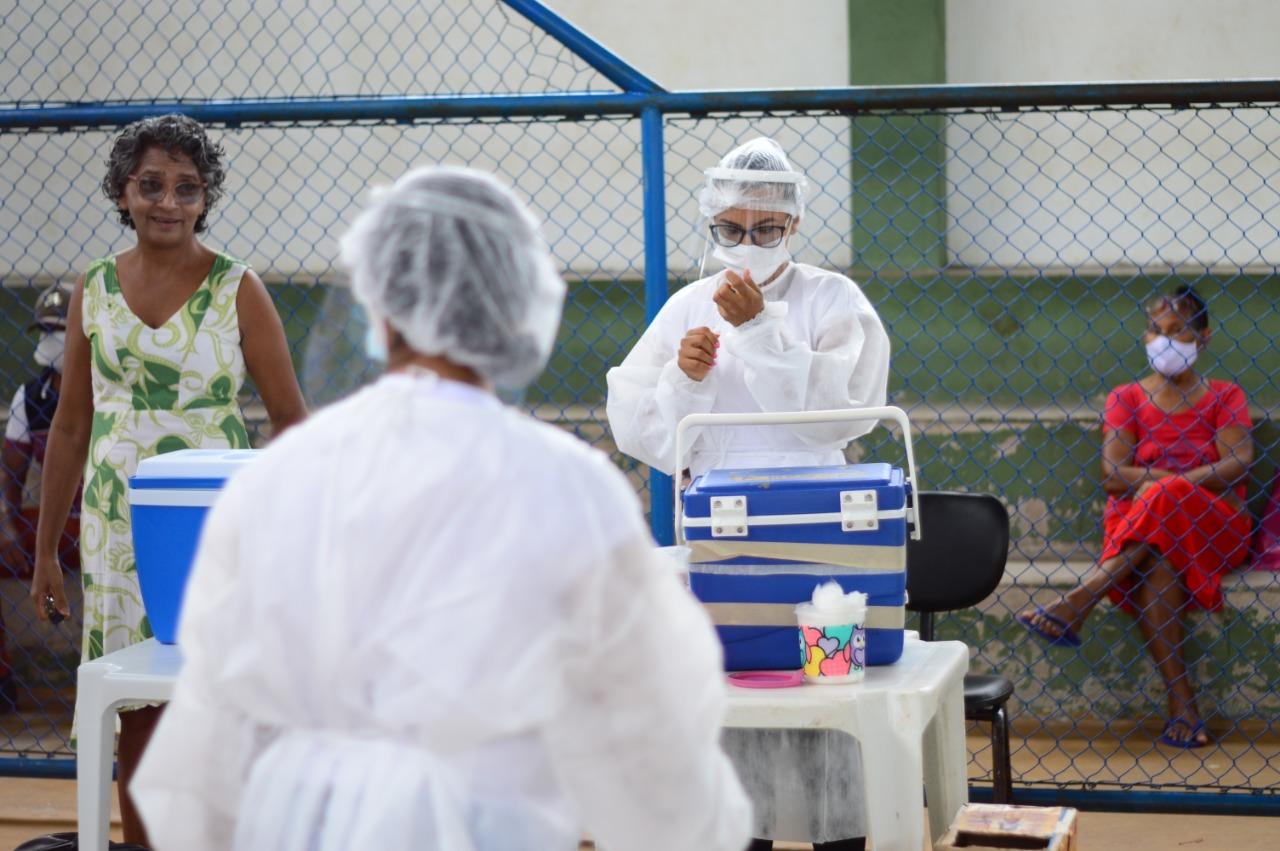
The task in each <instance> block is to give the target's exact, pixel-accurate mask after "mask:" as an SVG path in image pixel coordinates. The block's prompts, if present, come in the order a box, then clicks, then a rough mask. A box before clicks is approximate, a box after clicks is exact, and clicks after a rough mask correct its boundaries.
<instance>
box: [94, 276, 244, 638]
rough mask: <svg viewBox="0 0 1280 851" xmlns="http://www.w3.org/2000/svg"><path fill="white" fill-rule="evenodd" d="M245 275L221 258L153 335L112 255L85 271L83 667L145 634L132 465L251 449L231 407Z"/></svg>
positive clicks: (238, 369)
mask: <svg viewBox="0 0 1280 851" xmlns="http://www.w3.org/2000/svg"><path fill="white" fill-rule="evenodd" d="M245 270H246V266H245V264H243V263H241V262H239V261H237V260H232V259H231V258H230V257H226V256H224V255H222V254H219V255H218V256H217V258H216V259H215V260H214V263H213V268H212V270H210V272H209V276H208V277H207V278H205V280H204V282H203V283H202V284H201V285H200V289H198V290H197V291H196V292H195V294H194V295H192V296H191V298H190V299H189V300H188V301H187V303H186V304H185V305H183V306H182V308H181V309H180V310H179V311H178V312H177V313H176V314H175V315H174V316H173V317H171V318H170V319H169V321H168V322H166V323H165V324H164V325H162V326H160V327H159V328H154V329H153V328H150V327H148V326H147V325H146V324H144V323H143V322H142V321H141V320H140V319H138V317H137V316H135V315H134V313H133V311H132V310H130V308H129V305H128V304H126V303H125V300H124V295H123V293H121V291H120V280H119V278H118V277H117V276H116V261H115V258H114V257H108V258H106V259H103V260H99V261H97V262H95V263H94V264H93V265H92V266H90V267H89V271H88V272H87V273H86V275H85V283H84V333H85V336H86V337H88V339H89V358H90V364H91V372H92V375H93V434H92V437H91V438H90V443H89V458H88V461H87V463H86V465H85V488H84V499H83V510H82V514H81V520H80V523H81V525H80V556H81V564H82V568H83V570H82V574H83V577H84V638H83V646H82V649H81V658H82V659H83V660H86V661H87V660H89V659H96V658H98V657H99V656H102V655H104V654H107V653H111V652H113V651H115V650H120V649H121V648H124V647H128V646H129V645H131V644H136V643H137V642H139V641H142V640H143V639H146V638H150V637H151V626H150V624H149V622H148V621H147V615H146V611H145V610H144V608H143V605H142V595H141V593H140V592H139V590H138V573H137V568H136V565H135V563H134V555H133V534H132V530H131V527H130V520H129V500H128V487H129V477H130V476H132V475H133V474H134V471H135V470H136V469H137V466H138V462H139V461H141V460H142V459H144V458H149V457H151V456H152V455H160V454H163V453H165V452H173V451H175V450H179V449H227V448H231V449H244V448H248V446H249V435H248V433H247V432H246V431H245V426H244V419H243V417H242V416H241V413H240V407H239V404H238V403H237V401H236V394H237V393H239V391H240V386H241V385H242V384H243V383H244V375H245V365H244V354H243V352H242V351H241V349H240V322H239V319H238V317H237V314H236V293H237V292H239V289H240V279H241V278H242V277H243V275H244V273H245Z"/></svg>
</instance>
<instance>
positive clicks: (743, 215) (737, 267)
mask: <svg viewBox="0 0 1280 851" xmlns="http://www.w3.org/2000/svg"><path fill="white" fill-rule="evenodd" d="M705 175H706V183H705V185H704V186H703V189H702V193H701V195H700V196H699V205H698V206H699V212H700V213H701V216H700V219H699V227H700V228H701V229H702V233H703V250H702V257H701V260H700V262H699V264H698V277H700V278H701V277H704V276H705V275H706V273H707V260H708V258H713V259H715V260H716V261H717V262H718V263H719V264H720V265H721V266H722V267H723V268H726V269H731V270H733V271H734V272H735V273H737V274H739V275H741V274H743V273H744V272H749V273H750V275H751V277H752V279H753V280H755V281H756V282H757V283H764V282H765V281H767V280H768V279H769V278H770V277H771V276H773V275H774V274H775V273H776V272H777V271H778V270H779V269H780V268H781V267H782V266H784V265H786V264H787V263H788V262H789V261H790V260H791V251H790V241H791V236H792V234H793V232H794V230H795V225H796V223H797V222H798V221H799V219H800V213H801V211H802V209H803V194H804V188H805V186H806V181H805V179H804V176H803V175H801V174H800V173H798V172H794V171H764V170H757V169H733V168H724V167H716V168H710V169H707V171H706V172H705Z"/></svg>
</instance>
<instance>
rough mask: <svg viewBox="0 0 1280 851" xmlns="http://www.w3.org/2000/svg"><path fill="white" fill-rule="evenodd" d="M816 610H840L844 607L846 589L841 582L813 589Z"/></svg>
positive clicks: (825, 584)
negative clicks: (841, 585)
mask: <svg viewBox="0 0 1280 851" xmlns="http://www.w3.org/2000/svg"><path fill="white" fill-rule="evenodd" d="M813 606H814V608H815V609H839V608H841V607H843V606H844V589H843V588H841V587H840V583H839V582H824V583H822V584H821V585H819V586H818V587H817V588H814V589H813Z"/></svg>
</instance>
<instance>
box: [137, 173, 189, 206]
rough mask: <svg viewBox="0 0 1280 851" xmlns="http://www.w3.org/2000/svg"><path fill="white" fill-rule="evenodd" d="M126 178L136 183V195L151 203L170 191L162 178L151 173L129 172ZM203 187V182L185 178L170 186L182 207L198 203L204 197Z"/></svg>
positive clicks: (160, 199)
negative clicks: (138, 173)
mask: <svg viewBox="0 0 1280 851" xmlns="http://www.w3.org/2000/svg"><path fill="white" fill-rule="evenodd" d="M128 179H129V180H131V181H133V182H134V183H136V184H137V186H138V195H140V196H141V197H142V200H144V201H150V202H151V203H153V204H155V203H159V202H160V201H163V200H164V199H165V196H166V195H168V194H169V192H170V191H171V190H170V187H169V186H168V185H167V184H166V183H165V182H164V181H163V180H161V179H160V178H158V177H152V176H151V175H147V174H143V175H137V174H131V175H129V178H128ZM204 188H205V184H204V183H196V182H194V181H192V180H187V179H183V180H180V181H179V182H178V183H177V184H175V185H174V186H173V188H172V192H173V199H174V200H175V201H177V202H178V203H179V204H181V205H183V206H184V207H189V206H191V205H193V204H199V203H200V199H201V198H203V197H204Z"/></svg>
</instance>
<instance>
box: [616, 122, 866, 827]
mask: <svg viewBox="0 0 1280 851" xmlns="http://www.w3.org/2000/svg"><path fill="white" fill-rule="evenodd" d="M806 188H807V185H806V182H805V179H804V177H803V175H801V174H800V173H799V172H798V171H796V170H795V169H794V168H792V166H791V163H790V161H789V160H788V159H787V156H786V154H785V153H784V152H783V150H782V148H781V147H780V146H779V145H778V144H777V143H776V142H774V141H773V140H771V139H765V138H757V139H754V140H752V141H749V142H747V143H746V144H744V145H741V146H739V147H738V148H735V149H734V150H732V151H730V152H729V153H728V154H727V155H725V156H724V157H723V158H722V159H721V161H720V163H719V165H718V166H716V167H715V168H711V169H708V170H707V172H706V182H705V184H704V186H703V187H702V191H701V193H700V195H699V212H700V213H701V215H702V217H703V221H704V223H705V225H706V227H707V236H708V243H709V245H710V247H711V249H712V256H713V257H714V258H715V259H716V260H718V261H719V262H720V263H721V264H722V265H723V266H724V269H723V271H720V272H717V273H716V274H714V275H711V276H710V277H705V278H702V279H701V280H699V281H695V282H694V283H692V284H689V285H688V286H686V287H684V288H683V289H681V290H679V291H678V292H676V293H675V294H673V295H672V296H671V298H670V300H669V301H668V302H667V303H666V304H665V305H663V307H662V310H661V311H659V313H658V315H657V316H656V317H655V318H654V320H653V323H652V324H651V325H650V326H649V328H648V329H647V330H646V331H645V332H644V334H643V335H642V336H641V337H640V340H639V342H637V343H636V346H635V348H634V349H632V350H631V353H630V354H628V355H627V357H626V359H625V360H623V362H622V364H621V365H620V366H617V367H615V368H614V369H611V370H610V371H609V374H608V382H609V397H608V415H609V427H610V429H611V430H612V432H613V436H614V439H615V440H616V442H617V445H618V448H619V449H620V450H622V451H623V452H625V453H626V454H628V455H630V456H632V457H633V458H636V459H638V460H640V461H643V462H644V463H646V464H648V465H649V466H651V467H654V468H656V469H658V470H661V471H662V472H664V473H667V474H670V475H676V474H680V473H682V472H683V471H685V470H688V471H689V472H690V473H691V474H692V475H693V476H698V475H700V474H701V473H704V472H706V471H707V470H710V469H718V468H738V469H742V468H754V467H804V466H827V465H835V464H843V463H845V459H844V449H845V447H846V446H847V445H848V444H849V442H850V441H851V440H853V439H854V438H857V437H860V436H862V435H864V434H866V433H867V432H869V431H870V430H871V429H872V428H873V427H874V425H875V423H874V422H865V423H833V424H822V425H806V426H768V427H762V426H743V427H731V428H721V427H718V428H709V429H700V430H695V432H694V434H696V437H695V439H694V440H693V441H691V442H690V443H689V444H686V445H687V446H688V449H687V450H686V451H687V452H688V455H687V456H686V457H684V458H679V459H677V458H676V457H675V433H676V426H677V424H678V423H679V422H680V420H681V419H683V418H684V417H686V416H688V415H689V414H694V413H759V412H762V411H766V412H795V411H813V410H827V409H846V408H853V407H865V406H870V405H883V404H885V399H886V390H887V385H888V378H889V337H888V335H887V334H886V333H885V330H884V326H883V325H882V324H881V323H880V318H879V316H877V315H876V311H875V308H873V307H872V306H871V303H870V302H869V301H868V300H867V298H866V296H865V295H863V293H862V290H861V289H859V287H858V285H857V284H855V283H854V282H853V281H851V280H849V279H848V278H847V277H845V276H844V275H841V274H839V273H837V272H831V271H828V270H826V269H820V268H817V267H815V266H809V265H806V264H803V263H795V262H793V261H792V259H791V252H790V242H791V240H792V239H793V237H794V235H795V233H796V228H797V227H798V226H799V224H800V221H801V219H802V218H803V216H804V200H805V190H806ZM725 746H726V749H727V750H728V752H729V754H730V756H731V757H732V758H733V760H734V764H735V765H736V766H737V768H738V771H739V774H740V775H741V777H742V780H743V783H744V784H745V785H746V787H747V791H748V794H749V795H750V797H751V800H752V803H753V805H754V807H755V817H756V827H755V831H756V835H757V836H760V837H764V838H766V841H760V842H758V843H757V845H754V846H753V848H767V847H768V844H769V843H768V842H767V839H768V838H777V839H785V840H800V841H806V840H807V841H816V842H820V843H826V842H834V843H835V844H830V845H826V844H824V845H822V846H821V847H822V848H824V849H830V850H831V851H835V849H846V848H849V849H851V848H860V847H862V845H863V843H862V841H861V840H860V839H853V838H855V837H861V836H863V835H864V834H865V807H864V804H863V802H862V788H861V771H860V763H859V754H858V751H857V748H856V746H855V743H854V742H853V741H852V740H850V739H849V738H848V737H847V736H843V735H841V734H838V733H816V732H786V733H783V732H778V731H740V730H731V731H729V732H728V733H727V734H726V736H725Z"/></svg>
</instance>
